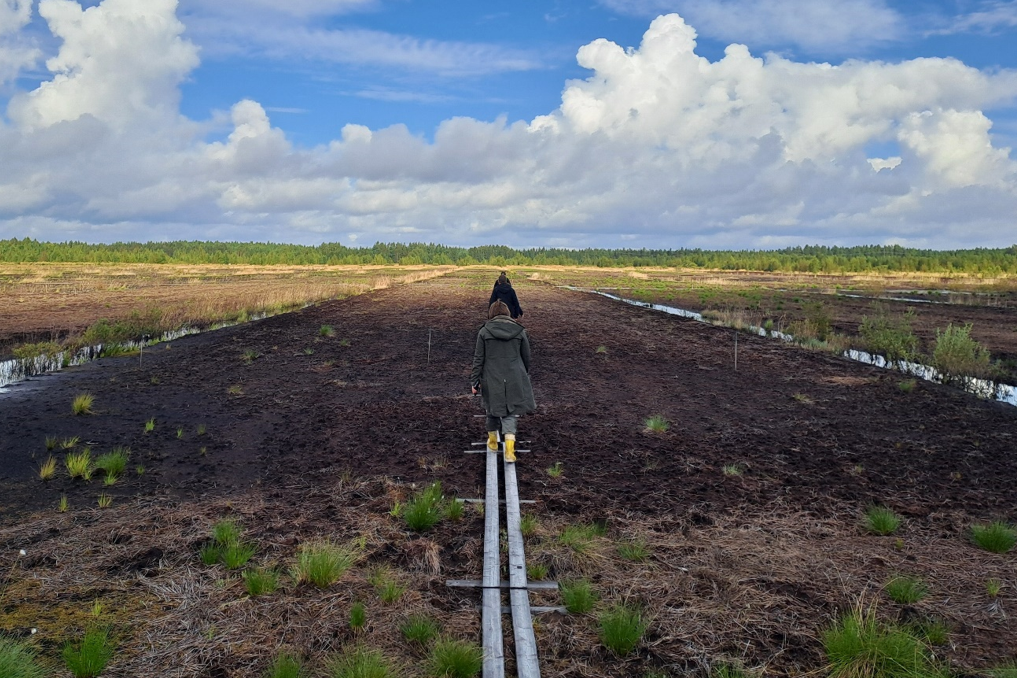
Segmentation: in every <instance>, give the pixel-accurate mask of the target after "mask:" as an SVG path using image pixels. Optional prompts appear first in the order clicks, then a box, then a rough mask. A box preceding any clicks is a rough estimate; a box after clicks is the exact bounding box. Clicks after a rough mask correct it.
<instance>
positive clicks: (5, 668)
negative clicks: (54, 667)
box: [0, 637, 51, 678]
mask: <svg viewBox="0 0 1017 678" xmlns="http://www.w3.org/2000/svg"><path fill="white" fill-rule="evenodd" d="M49 675H51V674H50V672H49V671H47V670H45V669H44V668H43V667H42V666H40V665H39V663H38V662H37V661H36V653H35V650H33V649H32V648H31V647H29V646H28V645H25V644H23V643H19V642H17V641H15V640H11V639H8V638H3V637H0V676H3V677H4V678H46V676H49Z"/></svg>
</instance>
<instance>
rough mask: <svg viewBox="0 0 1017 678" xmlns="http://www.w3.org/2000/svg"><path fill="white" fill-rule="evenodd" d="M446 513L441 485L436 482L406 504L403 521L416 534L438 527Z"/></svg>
mask: <svg viewBox="0 0 1017 678" xmlns="http://www.w3.org/2000/svg"><path fill="white" fill-rule="evenodd" d="M444 513H445V507H444V497H443V496H442V492H441V483H440V482H438V481H435V482H433V483H431V484H430V485H428V486H427V487H426V488H425V489H424V490H422V491H421V492H418V493H417V494H415V495H414V496H413V498H412V499H410V500H409V501H408V502H406V505H405V506H404V507H403V520H405V521H406V526H407V527H409V528H410V529H411V530H413V531H414V532H424V531H426V530H430V529H431V528H432V527H434V526H435V525H437V524H438V522H440V521H441V519H442V517H443V515H444Z"/></svg>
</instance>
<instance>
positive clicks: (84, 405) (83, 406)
mask: <svg viewBox="0 0 1017 678" xmlns="http://www.w3.org/2000/svg"><path fill="white" fill-rule="evenodd" d="M93 404H95V396H94V395H92V394H91V393H82V394H81V395H79V396H76V397H75V398H74V402H72V403H71V411H72V412H74V414H76V415H82V414H93V411H92V405H93Z"/></svg>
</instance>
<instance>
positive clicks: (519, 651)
mask: <svg viewBox="0 0 1017 678" xmlns="http://www.w3.org/2000/svg"><path fill="white" fill-rule="evenodd" d="M503 466H504V471H505V517H506V523H507V533H508V547H509V586H510V589H509V602H510V604H511V607H512V631H513V636H514V637H515V641H516V642H515V646H516V672H517V675H518V676H519V678H540V663H539V662H538V661H537V641H536V639H535V638H534V636H533V615H532V613H531V612H530V594H529V591H527V588H526V587H527V581H526V553H525V549H524V548H523V533H522V530H520V528H519V523H520V521H521V514H520V511H519V488H518V485H517V483H516V465H515V464H509V463H504V464H503Z"/></svg>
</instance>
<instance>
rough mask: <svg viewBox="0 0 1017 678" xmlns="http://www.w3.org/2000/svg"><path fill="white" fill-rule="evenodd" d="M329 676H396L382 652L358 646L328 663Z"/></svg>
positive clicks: (377, 677) (378, 677) (342, 677)
mask: <svg viewBox="0 0 1017 678" xmlns="http://www.w3.org/2000/svg"><path fill="white" fill-rule="evenodd" d="M328 675H329V676H331V678H388V677H389V676H392V675H395V674H394V672H393V671H392V668H391V666H389V663H388V661H387V660H386V659H385V657H384V656H383V655H382V654H381V652H379V651H377V650H369V649H367V648H365V647H362V646H358V647H355V648H353V649H351V650H347V651H345V652H343V653H342V654H341V655H339V656H338V657H335V658H333V659H332V660H331V661H330V662H329V663H328Z"/></svg>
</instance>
